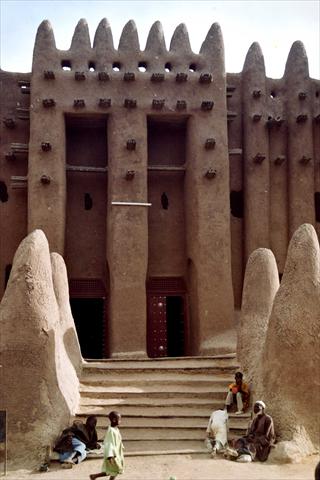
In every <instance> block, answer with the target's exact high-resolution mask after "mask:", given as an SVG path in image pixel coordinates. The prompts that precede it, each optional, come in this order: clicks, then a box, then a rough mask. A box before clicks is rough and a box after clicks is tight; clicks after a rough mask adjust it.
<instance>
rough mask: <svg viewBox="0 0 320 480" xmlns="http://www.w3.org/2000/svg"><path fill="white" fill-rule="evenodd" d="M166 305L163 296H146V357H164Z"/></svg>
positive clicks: (165, 354) (166, 343) (166, 351)
mask: <svg viewBox="0 0 320 480" xmlns="http://www.w3.org/2000/svg"><path fill="white" fill-rule="evenodd" d="M166 311H167V305H166V297H165V296H163V295H149V296H148V332H147V336H148V342H147V343H148V355H149V357H151V358H155V357H166V356H167V354H168V339H167V314H166Z"/></svg>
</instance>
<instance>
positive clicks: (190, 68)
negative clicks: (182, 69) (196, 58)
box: [189, 63, 197, 72]
mask: <svg viewBox="0 0 320 480" xmlns="http://www.w3.org/2000/svg"><path fill="white" fill-rule="evenodd" d="M196 70H197V65H196V64H195V63H191V64H190V65H189V71H190V72H195V71H196Z"/></svg>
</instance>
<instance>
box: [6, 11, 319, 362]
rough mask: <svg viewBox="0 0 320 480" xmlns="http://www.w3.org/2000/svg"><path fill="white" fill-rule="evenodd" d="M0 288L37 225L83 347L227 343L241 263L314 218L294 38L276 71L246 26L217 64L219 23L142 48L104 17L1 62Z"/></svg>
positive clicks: (315, 167)
mask: <svg viewBox="0 0 320 480" xmlns="http://www.w3.org/2000/svg"><path fill="white" fill-rule="evenodd" d="M0 79H1V93H0V94H1V105H2V112H1V145H0V148H1V150H0V167H1V170H0V232H1V243H0V298H1V296H2V295H3V292H4V289H5V285H6V282H7V280H8V277H9V274H10V268H11V265H12V262H13V256H14V253H15V251H16V249H17V247H18V245H19V243H20V241H21V240H22V239H23V238H24V237H25V236H26V235H27V233H28V232H31V231H33V230H34V229H42V230H43V231H44V232H45V234H46V236H47V238H48V241H49V245H50V250H51V251H52V252H58V253H60V254H61V255H63V257H64V259H65V262H66V266H67V271H68V278H69V293H70V302H71V307H72V311H73V316H74V319H75V323H76V327H77V330H78V335H79V340H80V345H81V349H82V354H83V356H84V357H87V358H103V357H114V358H117V357H118V358H126V357H128V358H132V357H146V356H149V357H161V356H172V357H177V356H193V355H211V354H219V353H226V352H233V351H235V341H236V340H235V339H236V335H235V327H236V313H237V311H238V310H239V309H240V307H241V298H242V287H243V277H244V267H245V265H246V262H247V259H248V257H249V255H250V254H251V253H252V252H253V251H254V250H255V249H257V248H259V247H266V248H270V249H271V250H272V251H273V253H274V255H275V258H276V261H277V266H278V270H279V272H280V276H281V273H282V272H283V268H284V263H285V259H286V254H287V248H288V243H289V239H290V238H291V236H292V234H293V232H294V231H295V230H296V229H297V228H298V227H299V226H300V225H301V224H303V223H309V224H311V225H313V226H314V227H315V229H316V231H317V234H318V237H319V233H320V82H319V80H316V79H312V78H310V76H309V71H308V59H307V55H306V52H305V50H304V47H303V44H302V43H301V42H299V41H297V42H295V43H294V44H293V46H292V48H291V50H290V52H289V56H288V59H287V63H286V66H285V71H284V75H283V77H282V78H281V79H271V78H268V77H267V76H266V73H265V65H264V59H263V54H262V52H261V49H260V47H259V45H258V44H256V43H254V44H253V45H252V46H251V47H250V49H249V51H248V54H247V56H246V59H245V62H244V67H243V70H242V72H240V73H226V72H225V63H224V48H223V39H222V34H221V30H220V27H219V25H217V24H213V25H212V27H211V28H210V30H209V32H208V34H207V36H206V38H205V39H204V42H203V44H202V47H201V49H200V52H199V53H198V54H196V53H194V52H192V50H191V47H190V42H189V38H188V32H187V30H186V27H185V26H184V25H179V26H178V27H177V28H176V30H175V32H174V34H173V37H172V39H171V43H170V47H169V49H167V47H166V44H165V40H164V36H163V31H162V27H161V25H160V23H159V22H156V23H155V24H154V25H153V26H152V28H151V29H150V32H149V36H148V39H147V43H146V48H145V50H143V51H142V50H140V45H139V39H138V32H137V29H136V26H135V24H134V22H133V21H130V22H128V23H127V24H126V25H125V27H124V29H123V31H122V35H121V38H120V42H119V46H118V49H116V48H115V47H114V44H113V39H112V33H111V28H110V25H109V24H108V22H107V21H106V20H102V21H101V22H100V24H99V26H98V28H97V30H96V34H95V38H94V42H93V45H92V44H91V41H90V37H89V32H88V26H87V23H86V22H85V21H84V20H80V22H79V23H78V25H77V27H76V29H75V32H74V35H73V38H72V42H71V46H70V49H69V50H66V51H62V50H58V49H57V48H56V45H55V39H54V33H53V30H52V28H51V26H50V23H49V22H47V21H44V22H42V23H41V25H40V26H39V28H38V32H37V36H36V40H35V46H34V54H33V65H32V72H31V73H12V72H6V71H1V72H0Z"/></svg>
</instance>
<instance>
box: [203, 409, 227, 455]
mask: <svg viewBox="0 0 320 480" xmlns="http://www.w3.org/2000/svg"><path fill="white" fill-rule="evenodd" d="M206 431H207V433H208V434H209V437H213V438H214V439H215V441H216V442H217V443H218V442H219V443H220V444H221V446H222V447H225V445H227V443H228V413H227V412H226V410H215V411H214V412H212V414H211V417H210V419H209V423H208V427H207V430H206Z"/></svg>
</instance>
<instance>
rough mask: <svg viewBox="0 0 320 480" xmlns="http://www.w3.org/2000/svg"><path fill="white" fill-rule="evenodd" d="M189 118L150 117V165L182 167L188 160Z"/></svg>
mask: <svg viewBox="0 0 320 480" xmlns="http://www.w3.org/2000/svg"><path fill="white" fill-rule="evenodd" d="M187 120H188V119H187V117H185V116H183V115H181V116H179V117H176V116H172V117H171V116H170V117H165V116H164V117H160V116H156V117H153V116H150V117H148V165H166V166H175V165H176V166H179V165H180V166H181V165H184V164H185V160H186V137H187V133H186V132H187Z"/></svg>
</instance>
